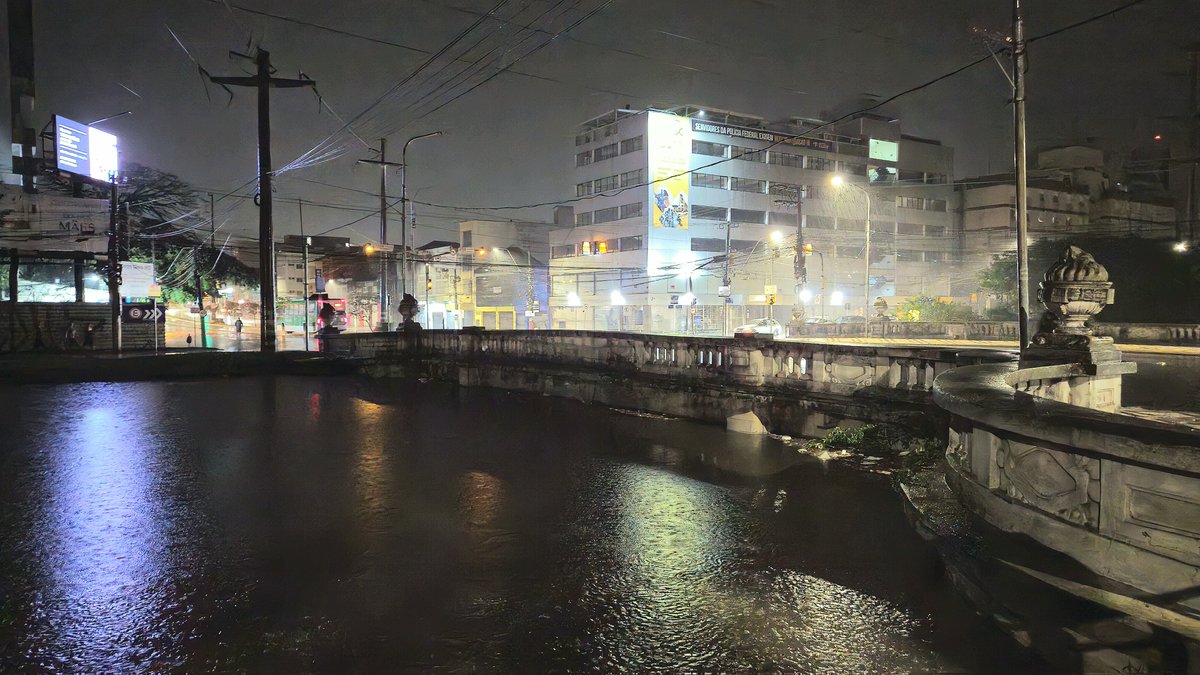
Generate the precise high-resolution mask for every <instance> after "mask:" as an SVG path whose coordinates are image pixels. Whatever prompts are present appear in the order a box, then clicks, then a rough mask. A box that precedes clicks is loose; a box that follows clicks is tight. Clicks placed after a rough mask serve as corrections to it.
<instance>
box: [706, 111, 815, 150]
mask: <svg viewBox="0 0 1200 675" xmlns="http://www.w3.org/2000/svg"><path fill="white" fill-rule="evenodd" d="M692 131H700V132H703V133H706V134H721V135H722V136H733V137H734V138H748V139H750V140H753V141H766V142H767V143H777V142H783V143H785V144H787V145H790V146H792V147H793V148H812V149H814V150H820V151H822V152H836V150H837V148H836V147H835V146H834V144H833V141H826V140H822V139H819V138H809V137H807V136H790V135H788V134H781V133H777V132H774V131H766V130H764V129H751V128H749V127H739V126H736V125H733V124H721V123H718V122H709V121H707V120H703V119H697V118H695V117H693V118H692Z"/></svg>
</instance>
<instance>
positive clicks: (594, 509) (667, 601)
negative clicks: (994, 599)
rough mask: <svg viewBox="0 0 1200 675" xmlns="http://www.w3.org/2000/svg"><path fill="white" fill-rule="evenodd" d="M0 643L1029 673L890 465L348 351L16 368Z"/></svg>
mask: <svg viewBox="0 0 1200 675" xmlns="http://www.w3.org/2000/svg"><path fill="white" fill-rule="evenodd" d="M0 403H2V404H3V406H4V408H5V410H6V411H7V414H6V415H5V416H4V417H3V418H0V419H2V421H0V438H4V439H6V441H5V445H3V446H0V467H2V468H3V471H2V472H0V592H2V595H0V670H5V671H17V672H29V671H47V670H51V669H54V670H58V671H63V670H66V671H89V672H113V671H126V670H156V671H157V670H165V669H187V670H209V669H217V670H232V669H236V670H243V669H244V670H252V671H264V670H269V671H311V670H321V671H330V670H346V669H358V670H387V671H425V670H429V669H431V668H434V667H440V668H443V669H445V670H449V671H478V670H483V671H489V672H497V671H498V672H539V671H546V670H616V669H624V670H630V671H635V672H650V671H673V672H679V671H698V670H704V671H722V672H730V671H745V670H754V671H762V670H785V671H789V672H904V673H906V672H929V671H938V672H944V671H970V672H988V671H991V672H1018V671H1021V672H1028V671H1029V670H1031V669H1036V668H1037V664H1035V663H1032V662H1030V661H1029V660H1028V659H1030V658H1031V657H1030V656H1028V655H1027V654H1025V653H1023V652H1021V651H1020V650H1019V648H1018V647H1017V646H1016V644H1015V643H1014V642H1012V641H1011V640H1009V639H1008V638H1007V637H1005V636H1003V635H1001V634H1000V633H999V632H998V631H996V630H994V629H993V628H992V627H990V626H988V625H986V624H985V623H984V622H983V620H982V619H979V618H977V617H976V616H975V615H974V614H973V613H972V612H971V611H970V609H969V608H968V607H967V606H966V604H965V603H964V602H963V601H962V600H961V599H960V598H959V596H958V595H957V594H956V593H955V592H954V590H953V589H952V588H951V587H950V585H949V583H948V581H947V580H946V579H945V577H944V575H943V574H942V572H941V567H940V563H939V560H938V558H937V554H936V552H935V551H933V550H932V548H931V547H930V546H929V545H927V544H926V543H925V542H923V541H922V540H921V539H920V538H919V537H918V536H917V535H916V534H915V533H914V532H913V531H912V529H911V527H910V525H909V524H908V522H907V521H906V520H905V518H904V516H903V514H902V511H901V504H900V497H899V495H898V494H897V493H896V491H895V490H894V489H893V487H892V485H891V484H890V482H889V480H888V479H887V478H885V477H881V476H877V475H872V474H869V473H865V472H862V471H856V470H854V469H853V468H850V467H846V466H842V465H839V464H836V463H822V462H821V461H819V460H817V459H814V458H811V457H806V456H803V455H801V454H800V453H798V452H797V451H796V449H795V448H794V447H792V446H789V445H787V444H785V443H783V442H780V441H779V440H775V439H769V438H767V439H761V440H758V441H755V440H752V439H749V438H747V437H743V436H738V435H735V434H729V433H727V432H725V431H724V430H722V429H720V428H714V427H710V426H704V425H699V424H695V423H691V422H686V421H681V420H669V419H663V418H658V417H654V416H647V415H638V414H631V413H627V412H622V411H613V410H608V409H604V408H598V407H591V406H586V405H584V404H580V403H576V402H572V401H565V400H560V399H552V398H544V397H536V396H528V395H518V394H507V393H504V392H498V391H489V390H464V389H456V388H453V387H449V386H443V385H437V384H420V383H415V382H414V383H406V382H379V381H364V380H358V379H353V378H335V377H328V378H303V377H275V378H267V377H263V378H242V379H224V380H202V381H188V382H175V383H172V382H155V383H122V384H78V385H44V386H24V387H16V386H11V385H0Z"/></svg>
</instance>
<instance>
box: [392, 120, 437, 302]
mask: <svg viewBox="0 0 1200 675" xmlns="http://www.w3.org/2000/svg"><path fill="white" fill-rule="evenodd" d="M441 135H442V132H441V131H431V132H429V133H427V134H421V135H419V136H413V137H412V138H410V139H408V140H407V141H404V147H403V148H401V149H400V223H401V226H402V229H401V232H400V296H401V297H403V296H404V294H405V293H407V292H408V291H407V289H408V286H407V284H408V276H409V273H410V270H409V269H408V159H407V156H408V146H409V144H410V143H412V142H413V141H419V140H421V139H422V138H433V137H434V136H441Z"/></svg>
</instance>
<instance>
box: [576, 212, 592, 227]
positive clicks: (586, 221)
mask: <svg viewBox="0 0 1200 675" xmlns="http://www.w3.org/2000/svg"><path fill="white" fill-rule="evenodd" d="M575 224H576V225H591V224H592V212H591V211H582V212H580V213H576V214H575Z"/></svg>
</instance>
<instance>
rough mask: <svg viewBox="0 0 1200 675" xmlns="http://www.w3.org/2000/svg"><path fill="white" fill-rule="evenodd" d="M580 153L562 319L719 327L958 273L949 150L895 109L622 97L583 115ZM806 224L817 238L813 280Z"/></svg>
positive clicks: (912, 289) (558, 283)
mask: <svg viewBox="0 0 1200 675" xmlns="http://www.w3.org/2000/svg"><path fill="white" fill-rule="evenodd" d="M574 164H575V174H576V181H575V182H576V188H575V190H576V199H575V201H574V202H573V204H572V205H573V207H574V226H573V227H569V228H563V229H559V230H556V231H554V232H552V233H551V249H550V268H551V284H550V290H551V305H552V316H551V319H552V326H553V327H555V328H597V329H614V330H616V329H625V330H645V331H655V332H659V331H667V332H691V331H697V332H707V333H721V332H728V331H729V330H730V329H731V328H732V327H733V326H736V325H738V324H740V323H744V322H746V321H749V320H751V319H756V318H761V317H764V316H769V315H773V316H774V317H775V318H776V319H778V320H780V321H781V322H783V323H786V322H787V321H788V320H790V319H791V318H792V314H793V305H796V307H797V309H799V308H803V310H804V313H806V314H807V315H808V316H825V317H828V318H835V317H838V316H841V315H843V314H858V315H862V314H863V312H864V307H865V305H866V304H867V302H868V301H870V302H873V301H874V300H875V299H876V298H877V297H884V298H889V299H890V298H893V297H894V296H897V295H901V296H907V295H912V294H916V293H927V294H930V293H932V294H938V295H941V294H944V293H945V289H946V287H947V285H948V284H949V280H950V279H951V278H952V276H953V274H952V273H951V271H950V266H949V265H948V264H947V263H950V262H951V261H952V260H953V259H954V251H955V244H956V237H955V233H954V232H953V231H952V228H953V224H954V223H953V217H952V214H950V213H949V212H948V210H947V204H948V200H949V198H950V197H951V195H952V190H953V188H952V185H951V184H950V182H949V181H950V175H951V172H952V170H953V150H952V149H950V148H947V147H945V146H942V145H941V144H939V143H937V142H936V141H929V140H924V139H919V138H915V137H911V136H908V135H905V134H902V133H901V131H900V125H899V123H898V121H897V120H894V119H891V118H880V117H875V116H862V117H859V118H856V119H853V120H850V121H847V122H845V123H842V124H839V125H838V126H836V127H830V126H828V125H823V124H822V123H820V122H819V121H813V120H791V121H788V122H786V123H783V124H768V123H767V122H766V121H765V120H763V119H762V118H758V117H753V116H749V115H738V114H734V113H729V112H724V111H717V110H713V109H706V108H697V107H691V106H688V107H682V108H676V109H672V110H665V111H657V110H656V111H637V110H625V109H622V110H616V111H613V112H609V113H606V114H604V115H601V116H599V117H597V118H595V119H592V120H589V121H588V122H585V123H584V124H583V125H581V126H580V128H579V129H578V132H577V135H576V139H575V156H574ZM835 175H842V176H843V177H844V179H845V181H847V182H848V183H850V185H843V186H842V187H840V188H835V187H834V186H833V185H832V184H831V179H832V178H833V176H835ZM798 195H803V199H802V208H801V213H800V214H798V213H797V208H796V203H797V196H798ZM865 195H869V196H870V203H871V229H870V237H869V238H870V270H869V274H868V270H867V266H866V262H865V261H866V253H867V248H868V236H867V228H866V202H867V200H866V199H864V196H865ZM798 226H799V229H800V231H801V234H800V238H802V239H803V241H804V242H808V243H811V244H812V246H813V252H814V255H813V256H811V257H809V258H808V259H807V260H806V263H807V265H806V267H807V283H806V284H804V285H801V284H799V283H798V281H797V279H796V277H795V272H796V271H797V265H796V262H795V259H794V256H795V249H796V246H797V243H798V240H797V229H798ZM800 243H802V242H800Z"/></svg>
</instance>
